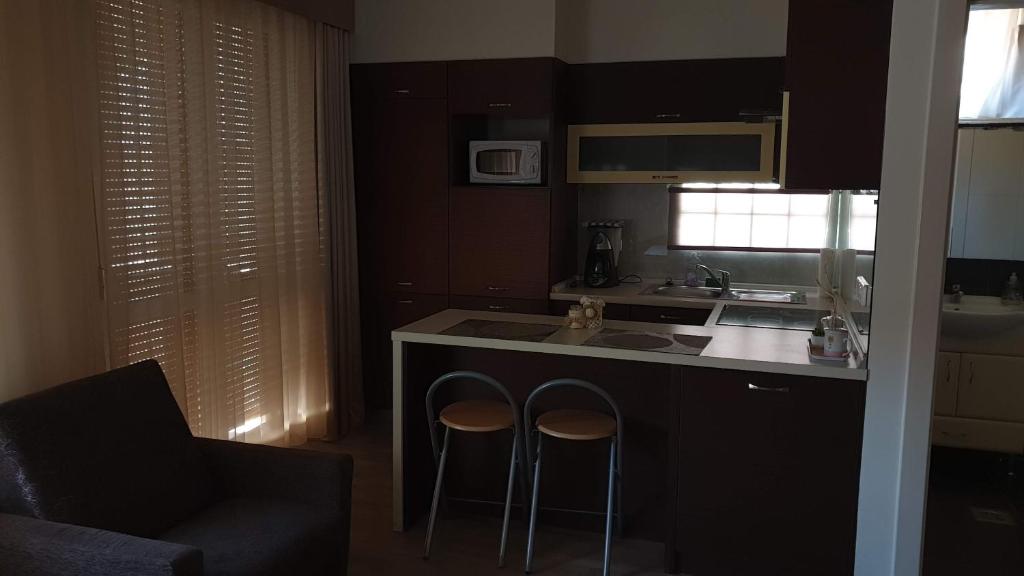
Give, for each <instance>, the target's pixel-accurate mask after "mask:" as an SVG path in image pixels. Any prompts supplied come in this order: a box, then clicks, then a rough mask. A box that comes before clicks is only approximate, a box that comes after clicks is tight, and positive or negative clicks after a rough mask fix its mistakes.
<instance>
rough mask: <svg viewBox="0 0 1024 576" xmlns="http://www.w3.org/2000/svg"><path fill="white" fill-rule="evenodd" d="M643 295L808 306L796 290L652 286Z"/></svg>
mask: <svg viewBox="0 0 1024 576" xmlns="http://www.w3.org/2000/svg"><path fill="white" fill-rule="evenodd" d="M641 294H647V295H653V296H665V297H668V298H706V299H711V300H713V299H721V300H742V301H748V302H775V303H781V304H806V303H807V294H805V293H803V292H798V291H795V290H754V289H748V288H733V289H731V290H727V291H725V292H722V289H721V288H711V287H703V286H678V285H671V286H667V285H662V286H650V287H648V288H646V289H645V290H644V291H643V292H641Z"/></svg>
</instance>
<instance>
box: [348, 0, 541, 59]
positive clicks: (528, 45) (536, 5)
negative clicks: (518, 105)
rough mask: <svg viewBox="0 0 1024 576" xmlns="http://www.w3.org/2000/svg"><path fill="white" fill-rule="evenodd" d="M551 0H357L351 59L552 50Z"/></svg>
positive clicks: (481, 55)
mask: <svg viewBox="0 0 1024 576" xmlns="http://www.w3.org/2000/svg"><path fill="white" fill-rule="evenodd" d="M554 50H555V2H554V0H515V1H514V2H509V1H507V0H506V1H499V0H357V1H356V25H355V31H354V33H353V34H352V62H356V63H360V62H363V63H365V62H408V61H416V60H460V59H484V58H517V57H524V58H525V57H534V56H551V55H553V54H554Z"/></svg>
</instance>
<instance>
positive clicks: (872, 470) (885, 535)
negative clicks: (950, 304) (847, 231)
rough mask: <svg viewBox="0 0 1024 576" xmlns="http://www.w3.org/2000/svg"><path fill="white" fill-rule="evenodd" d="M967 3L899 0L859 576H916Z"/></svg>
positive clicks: (881, 207)
mask: <svg viewBox="0 0 1024 576" xmlns="http://www.w3.org/2000/svg"><path fill="white" fill-rule="evenodd" d="M966 2H967V0H948V1H944V2H935V1H934V0H896V1H895V4H894V10H893V26H892V41H891V47H890V63H889V88H888V96H887V100H886V106H887V109H886V123H885V150H884V154H883V164H882V185H881V190H880V194H879V209H878V240H877V242H878V250H877V251H876V254H875V291H874V294H875V296H874V302H873V304H874V305H873V307H872V315H871V361H870V371H871V373H870V378H869V380H868V393H867V407H866V408H867V411H866V416H865V423H864V452H863V458H862V460H861V483H860V504H859V513H858V522H857V564H856V574H857V575H858V576H890V575H892V576H897V575H898V576H904V575H910V576H914V575H917V574H919V573H920V569H921V561H920V558H921V550H922V543H923V532H924V529H923V526H924V505H925V496H926V493H927V487H926V483H927V475H928V454H929V437H930V427H931V414H932V388H933V377H934V372H935V357H936V350H937V347H938V333H939V318H940V310H941V298H942V281H943V268H944V263H945V252H946V235H947V233H948V230H949V229H948V220H949V206H950V197H951V188H952V166H953V158H954V137H955V133H956V123H957V103H958V101H959V91H960V67H961V62H962V51H963V40H964V31H965V29H966V20H965V19H966V14H967V6H966Z"/></svg>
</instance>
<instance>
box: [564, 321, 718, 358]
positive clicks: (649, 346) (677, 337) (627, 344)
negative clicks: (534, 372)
mask: <svg viewBox="0 0 1024 576" xmlns="http://www.w3.org/2000/svg"><path fill="white" fill-rule="evenodd" d="M709 343H711V336H691V335H689V334H664V333H660V334H659V333H657V332H636V331H632V330H616V329H614V328H605V329H604V330H601V331H600V332H598V333H597V334H595V335H593V336H591V337H590V338H589V339H588V340H587V341H586V342H584V343H583V345H584V346H597V347H599V348H620V349H623V350H645V351H650V352H666V353H668V354H688V355H690V356H699V355H700V354H701V352H703V351H704V348H706V347H707V345H708V344H709Z"/></svg>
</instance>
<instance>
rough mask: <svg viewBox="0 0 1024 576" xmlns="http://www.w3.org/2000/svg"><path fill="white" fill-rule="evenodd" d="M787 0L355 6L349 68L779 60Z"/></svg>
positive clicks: (393, 1) (426, 1)
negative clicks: (540, 60)
mask: <svg viewBox="0 0 1024 576" xmlns="http://www.w3.org/2000/svg"><path fill="white" fill-rule="evenodd" d="M787 7H788V0H715V1H713V2H707V1H698V0H631V1H625V0H516V1H515V2H509V1H507V0H506V1H500V0H443V1H437V0H356V6H355V11H356V14H355V18H356V25H355V32H354V33H353V35H352V61H353V62H357V63H359V62H402V61H416V60H457V59H477V58H480V59H482V58H514V57H532V56H557V57H559V58H561V59H563V60H565V61H566V62H570V63H574V62H620V61H644V60H673V59H692V58H730V57H756V56H783V55H785V53H786V22H787V18H786V11H787Z"/></svg>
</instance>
